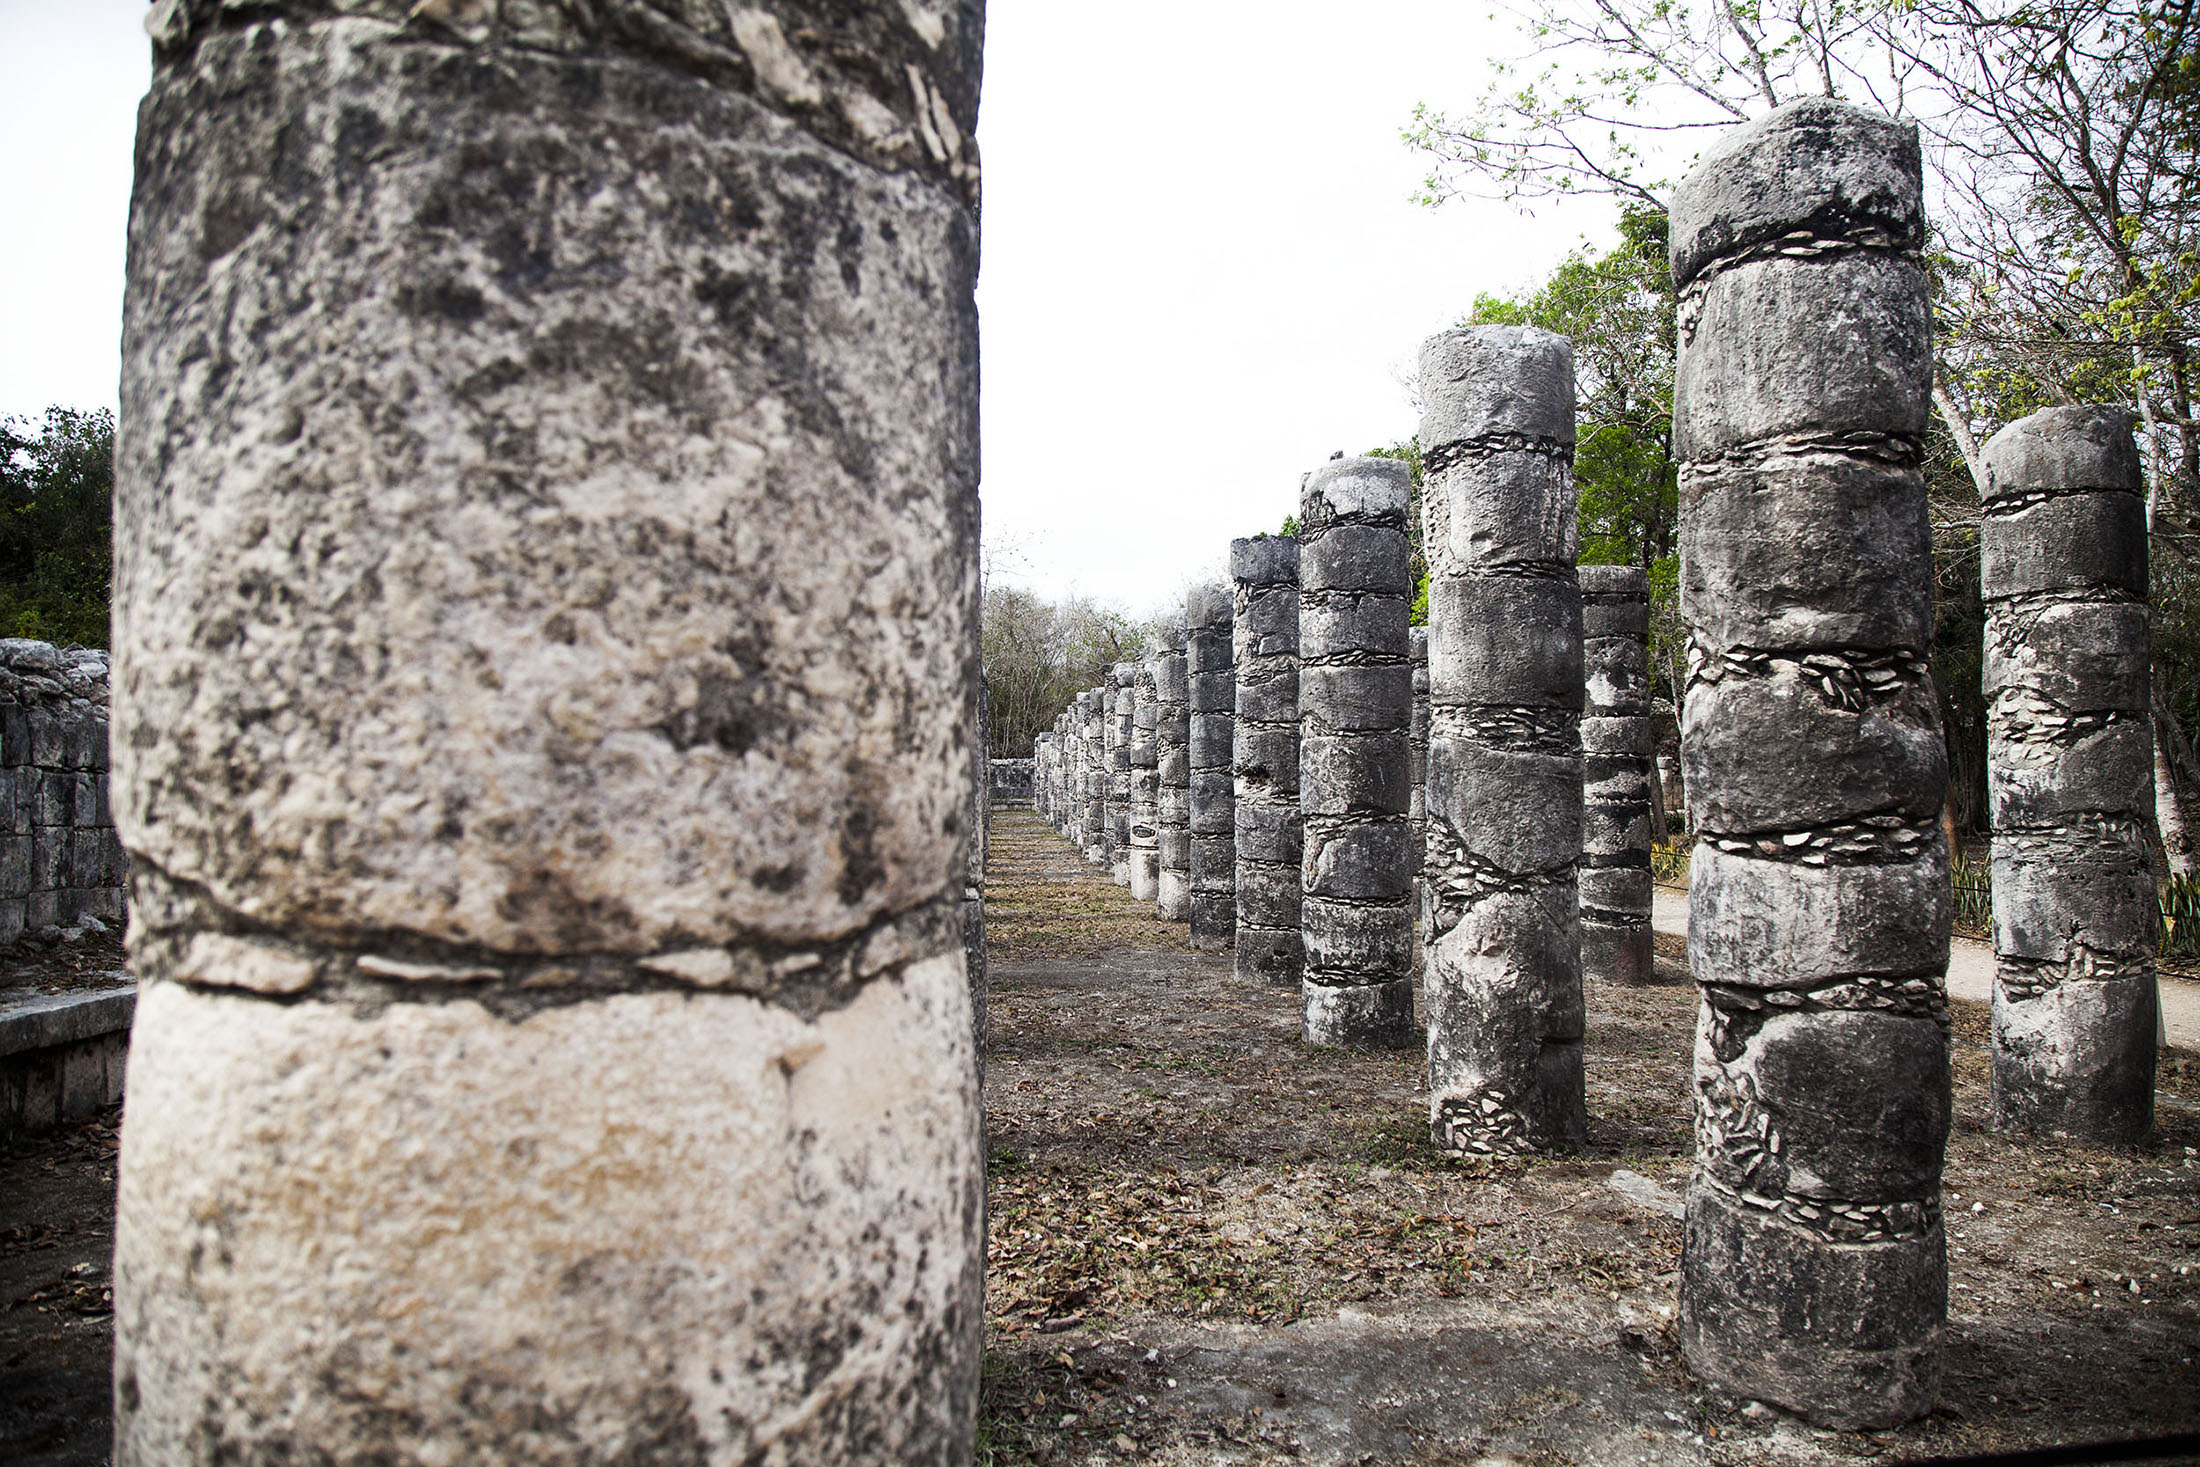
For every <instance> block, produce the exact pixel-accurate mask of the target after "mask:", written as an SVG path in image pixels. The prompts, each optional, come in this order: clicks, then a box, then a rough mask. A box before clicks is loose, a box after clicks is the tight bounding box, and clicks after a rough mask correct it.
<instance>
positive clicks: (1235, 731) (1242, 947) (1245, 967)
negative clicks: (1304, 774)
mask: <svg viewBox="0 0 2200 1467" xmlns="http://www.w3.org/2000/svg"><path fill="white" fill-rule="evenodd" d="M1230 576H1231V578H1232V580H1233V581H1234V582H1235V583H1236V591H1235V612H1236V615H1235V619H1234V623H1233V638H1232V640H1233V644H1234V647H1235V651H1236V664H1237V716H1236V719H1235V721H1234V722H1233V724H1232V725H1231V733H1230V741H1231V772H1232V774H1233V776H1234V781H1233V782H1234V785H1235V795H1236V808H1235V820H1236V833H1237V934H1236V944H1237V973H1238V976H1239V977H1240V978H1249V979H1252V980H1253V981H1255V982H1259V983H1272V984H1275V985H1278V986H1280V987H1288V988H1297V987H1298V986H1299V983H1300V980H1301V979H1302V978H1303V977H1304V974H1305V968H1306V958H1305V948H1304V945H1303V943H1302V942H1301V940H1300V936H1299V898H1300V891H1299V862H1300V859H1301V857H1302V855H1303V849H1302V846H1301V842H1300V836H1299V831H1300V823H1299V542H1298V541H1296V540H1294V539H1292V538H1291V537H1290V536H1289V535H1265V536H1262V537H1260V538H1259V539H1254V540H1233V541H1231V542H1230Z"/></svg>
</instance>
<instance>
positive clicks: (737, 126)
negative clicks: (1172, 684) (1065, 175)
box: [114, 0, 985, 1467]
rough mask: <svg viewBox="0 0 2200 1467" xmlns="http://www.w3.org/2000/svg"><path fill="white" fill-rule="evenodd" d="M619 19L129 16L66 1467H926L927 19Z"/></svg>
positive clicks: (946, 1025) (947, 1056)
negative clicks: (99, 1327)
mask: <svg viewBox="0 0 2200 1467" xmlns="http://www.w3.org/2000/svg"><path fill="white" fill-rule="evenodd" d="M613 10H615V11H616V12H617V13H618V14H620V15H622V16H625V17H627V19H628V21H630V22H631V21H635V20H638V19H648V20H650V22H651V24H653V25H656V26H658V27H659V29H658V31H657V32H654V33H651V34H648V35H646V36H645V34H644V32H643V31H642V30H639V29H635V28H633V27H632V25H631V24H627V25H620V24H610V23H603V24H596V23H590V22H586V21H585V20H584V19H580V18H576V17H585V16H586V15H588V14H589V13H591V12H592V11H603V12H606V13H609V12H611V11H613ZM681 13H682V16H683V19H684V20H685V21H686V22H687V24H688V25H690V26H692V27H693V28H694V29H693V30H692V31H687V30H682V29H681V28H680V27H678V26H674V25H673V24H672V23H671V21H670V20H668V19H667V18H666V16H665V15H664V14H663V13H662V8H661V7H659V8H651V7H644V6H633V5H629V6H619V7H581V6H557V5H524V6H523V5H511V4H507V5H502V6H495V5H481V4H449V5H443V4H436V5H412V4H404V3H376V4H372V5H365V4H360V5H351V4H347V5H341V6H337V5H330V4H326V3H319V0H315V3H306V0H264V3H255V4H253V5H251V6H249V7H236V6H219V5H215V4H211V3H201V0H193V3H188V4H177V3H164V4H161V5H157V6H155V7H153V8H152V10H151V12H150V15H149V20H150V30H151V32H152V35H153V44H154V64H153V75H152V82H151V89H150V91H149V92H148V94H147V96H146V98H145V101H144V104H143V106H142V108H141V110H140V112H139V127H140V135H139V139H138V146H137V154H136V156H137V169H138V174H137V186H136V192H135V196H134V199H133V203H132V217H131V224H130V257H129V279H128V288H127V295H126V302H125V312H124V341H123V372H122V411H121V416H120V430H119V432H118V434H117V440H116V450H117V451H116V463H115V488H116V499H117V505H118V512H117V514H116V516H115V539H116V549H117V552H118V553H117V556H116V567H115V569H116V578H115V648H116V678H115V725H114V764H115V768H114V780H115V785H114V788H115V792H116V804H117V813H118V816H119V823H120V825H121V829H122V832H123V835H124V839H125V841H126V843H127V845H128V847H129V850H130V856H131V868H132V872H133V883H134V891H133V896H132V901H131V926H130V941H131V948H132V952H131V961H132V966H133V967H134V969H135V970H136V973H137V975H138V977H139V979H140V982H141V984H142V985H143V986H142V989H141V992H140V996H139V999H138V1007H137V1015H136V1023H135V1029H134V1033H133V1035H132V1040H131V1055H130V1062H129V1086H130V1104H129V1111H128V1116H127V1119H126V1121H125V1124H124V1135H123V1142H122V1155H121V1168H120V1188H119V1212H118V1217H117V1223H116V1239H115V1290H114V1292H115V1317H114V1326H115V1372H114V1374H115V1460H116V1461H117V1462H118V1463H122V1464H126V1467H156V1464H157V1467H168V1464H177V1463H211V1462H236V1463H272V1462H300V1463H302V1462H337V1461H343V1462H365V1461H380V1462H462V1461H464V1462H526V1463H530V1464H543V1467H550V1464H570V1467H581V1464H601V1463H610V1462H642V1461H655V1462H666V1461H680V1462H703V1461H715V1462H741V1461H752V1460H754V1461H761V1460H765V1459H767V1458H768V1459H770V1460H773V1461H778V1462H833V1463H858V1462H861V1463H875V1464H902V1463H935V1464H949V1463H961V1462H968V1461H969V1460H970V1456H971V1451H972V1440H973V1423H974V1412H975V1407H976V1396H977V1386H978V1365H979V1350H980V1344H981V1338H982V1334H983V1314H982V1290H981V1284H982V1277H983V1275H982V1270H983V1266H984V1242H985V1238H984V1212H983V1196H984V1172H983V1151H982V1145H981V1135H980V1123H979V1100H978V1089H977V1084H976V1072H975V1068H974V1065H973V1055H972V1051H971V1018H972V1015H971V1004H970V993H969V989H968V987H967V980H966V974H965V970H964V960H963V948H962V943H961V936H960V931H959V928H960V922H959V920H958V918H959V914H958V906H959V904H960V901H961V897H962V890H963V883H964V876H965V869H966V868H965V859H966V853H967V850H968V843H969V841H970V838H971V829H970V827H971V814H972V782H973V767H972V766H973V760H972V750H971V733H972V728H971V714H972V703H973V690H974V685H975V683H976V681H977V677H978V660H977V657H976V655H975V648H976V645H977V616H978V564H977V555H978V537H977V525H978V501H977V477H978V375H977V373H978V332H977V328H978V322H977V314H976V310H975V307H974V303H973V299H972V287H973V283H974V276H975V271H976V267H977V260H978V235H977V224H976V214H975V208H976V202H977V200H976V182H977V165H976V159H975V157H974V155H973V154H972V152H971V151H970V149H969V147H968V145H967V143H966V139H968V138H969V136H970V134H971V129H972V127H973V125H974V123H975V121H976V112H977V100H978V68H979V42H980V36H981V31H982V15H983V12H982V8H981V6H980V5H978V4H976V3H947V4H934V5H929V6H926V7H923V8H921V9H920V8H918V7H915V6H911V7H909V8H907V9H898V8H894V7H868V8H863V9H861V10H856V9H852V8H851V9H850V10H849V11H848V18H847V20H846V22H845V23H844V24H836V25H834V26H832V27H827V28H818V29H813V28H808V27H800V26H796V25H793V24H792V23H789V24H787V25H786V26H784V27H782V26H781V24H780V23H779V22H778V21H776V20H774V19H772V17H771V15H770V13H769V12H766V11H763V10H739V9H735V10H730V11H729V10H722V9H718V8H715V7H709V6H701V5H694V6H687V7H684V8H683V9H682V12H681ZM789 13H792V12H791V11H790V12H789ZM668 38H669V39H668ZM744 58H746V59H744ZM851 119H854V120H853V121H851ZM827 690H829V695H827Z"/></svg>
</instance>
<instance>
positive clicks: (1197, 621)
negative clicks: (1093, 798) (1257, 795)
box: [1184, 585, 1237, 952]
mask: <svg viewBox="0 0 2200 1467" xmlns="http://www.w3.org/2000/svg"><path fill="white" fill-rule="evenodd" d="M1235 618H1236V607H1235V605H1234V602H1233V600H1232V597H1231V593H1230V588H1229V587H1227V586H1220V585H1209V586H1194V587H1193V588H1192V592H1191V595H1190V596H1189V597H1188V598H1187V599H1186V602H1185V623H1186V626H1185V646H1184V669H1185V677H1186V680H1187V681H1188V683H1189V684H1190V693H1191V720H1190V743H1189V746H1188V749H1189V753H1190V763H1191V780H1192V784H1191V845H1192V912H1191V923H1192V934H1191V936H1192V946H1193V947H1196V948H1200V949H1203V950H1205V951H1209V952H1220V951H1221V950H1223V949H1225V948H1227V947H1229V946H1230V945H1231V942H1232V940H1233V938H1234V936H1235V934H1236V932H1237V794H1236V788H1235V786H1234V784H1233V782H1232V777H1231V774H1230V762H1231V743H1232V739H1233V737H1234V735H1233V724H1234V722H1235V710H1236V708H1237V655H1236V651H1235V648H1234V646H1233V633H1232V628H1233V626H1234V625H1235Z"/></svg>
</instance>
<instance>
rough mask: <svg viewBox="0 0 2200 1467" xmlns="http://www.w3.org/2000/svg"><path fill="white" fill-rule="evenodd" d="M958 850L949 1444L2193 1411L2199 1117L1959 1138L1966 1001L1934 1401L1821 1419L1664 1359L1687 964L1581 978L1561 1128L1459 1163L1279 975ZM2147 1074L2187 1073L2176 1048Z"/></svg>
mask: <svg viewBox="0 0 2200 1467" xmlns="http://www.w3.org/2000/svg"><path fill="white" fill-rule="evenodd" d="M989 880H990V883H991V884H990V887H989V891H988V901H987V913H988V921H989V931H990V936H991V954H992V982H993V1010H992V1013H993V1049H992V1067H991V1069H990V1071H989V1074H988V1080H987V1106H988V1111H989V1126H990V1134H991V1148H992V1156H993V1177H992V1187H991V1205H992V1249H991V1271H990V1282H989V1291H988V1299H987V1309H988V1314H989V1346H990V1348H989V1351H988V1356H987V1378H986V1392H985V1404H984V1411H983V1419H982V1422H981V1461H993V1462H1044V1463H1067V1462H1102V1461H1118V1460H1126V1459H1130V1458H1143V1459H1149V1460H1154V1461H1163V1462H1172V1463H1186V1464H1189V1463H1236V1462H1266V1461H1283V1460H1301V1461H1309V1462H1323V1463H1430V1464H1434V1463H1453V1462H1457V1463H1466V1462H1473V1461H1476V1460H1478V1459H1482V1458H1487V1457H1493V1456H1496V1457H1510V1458H1513V1459H1516V1460H1519V1461H1523V1462H1535V1463H1561V1462H1596V1463H1602V1462H1622V1461H1625V1462H1668V1461H1670V1462H1705V1461H1710V1462H1721V1463H1724V1462H1737V1463H1738V1462H1755V1461H1767V1460H1778V1461H1814V1460H1831V1459H1843V1460H1845V1459H1849V1458H1854V1457H1868V1456H1879V1455H1885V1456H1887V1457H1889V1458H1902V1457H1916V1456H1928V1455H1940V1454H1948V1453H1958V1452H1973V1451H1985V1450H1998V1449H2006V1448H2015V1447H2022V1446H2037V1445H2045V1444H2051V1443H2071V1442H2081V1441H2099V1440H2108V1439H2122V1438H2132V1437H2140V1436H2147V1435H2159V1434H2166V1433H2171V1432H2178V1431H2192V1430H2195V1429H2200V1370H2196V1368H2195V1366H2194V1364H2193V1357H2194V1355H2195V1353H2196V1352H2200V1252H2196V1246H2200V1157H2196V1149H2200V1124H2196V1121H2195V1119H2194V1117H2193V1113H2192V1112H2191V1111H2188V1110H2182V1109H2180V1110H2178V1111H2176V1112H2175V1113H2168V1112H2165V1118H2164V1123H2163V1126H2162V1130H2161V1135H2160V1136H2159V1138H2158V1139H2157V1141H2156V1142H2155V1144H2154V1145H2152V1146H2151V1147H2150V1148H2148V1149H2147V1150H2144V1151H2141V1152H2136V1153H2118V1154H2096V1153H2086V1152H2082V1151H2077V1150H2074V1149H2065V1148H2059V1147H2053V1146H2044V1147H2040V1146H2035V1147H2018V1146H2014V1145H2012V1144H2010V1143H2006V1142H2004V1141H2002V1140H2000V1139H1998V1138H1996V1137H1993V1136H1990V1135H1988V1134H1987V1133H1986V1132H1985V1131H1984V1129H1983V1125H1982V1122H1983V1115H1984V1106H1985V1053H1984V1040H1985V1013H1984V1009H1983V1008H1982V1007H1978V1006H1974V1005H1970V1004H1962V1003H1959V1004H1958V1005H1956V1009H1957V1015H1956V1061H1957V1087H1958V1088H1957V1124H1956V1134H1955V1136H1954V1138H1953V1140H1952V1141H1951V1143H1950V1148H1949V1168H1948V1189H1949V1190H1948V1208H1949V1215H1950V1217H1951V1219H1953V1220H1954V1221H1953V1223H1952V1226H1951V1228H1950V1238H1949V1244H1950V1257H1951V1267H1952V1277H1953V1281H1954V1294H1953V1298H1954V1301H1955V1302H1954V1304H1953V1306H1952V1316H1953V1317H1952V1320H1951V1324H1950V1340H1949V1348H1948V1356H1947V1359H1948V1380H1947V1384H1946V1388H1945V1390H1944V1391H1943V1402H1944V1404H1943V1407H1942V1409H1941V1410H1940V1411H1939V1412H1937V1413H1936V1414H1935V1415H1934V1416H1933V1417H1932V1418H1930V1419H1929V1420H1927V1421H1925V1422H1923V1423H1920V1424H1918V1425H1916V1426H1913V1427H1909V1428H1906V1429H1904V1430H1902V1431H1899V1432H1893V1433H1885V1434H1880V1435H1873V1436H1853V1437H1836V1436H1834V1435H1832V1434H1827V1433H1818V1432H1814V1431H1812V1430H1810V1429H1809V1428H1807V1427H1803V1426H1801V1425H1799V1424H1797V1423H1793V1422H1789V1421H1784V1420H1780V1419H1778V1418H1776V1417H1767V1416H1765V1415H1764V1414H1763V1413H1761V1412H1759V1413H1753V1414H1750V1415H1745V1414H1743V1413H1742V1411H1741V1410H1740V1409H1739V1403H1734V1402H1725V1401H1719V1400H1715V1399H1712V1398H1709V1397H1707V1396H1706V1395H1705V1394H1704V1393H1702V1392H1701V1391H1699V1390H1698V1389H1697V1388H1696V1387H1695V1386H1694V1384H1693V1383H1692V1382H1691V1381H1690V1380H1689V1379H1688V1377H1687V1375H1686V1374H1685V1372H1683V1371H1682V1370H1681V1369H1680V1367H1679V1363H1678V1360H1677V1358H1676V1356H1675V1354H1674V1351H1673V1348H1672V1340H1671V1335H1670V1322H1671V1314H1672V1302H1673V1298H1672V1296H1673V1284H1674V1277H1675V1274H1674V1270H1675V1268H1676V1266H1677V1263H1678V1258H1679V1245H1680V1226H1679V1223H1678V1222H1677V1221H1676V1220H1675V1218H1674V1217H1672V1216H1671V1215H1670V1212H1669V1209H1670V1208H1671V1206H1672V1204H1673V1203H1674V1202H1676V1201H1677V1199H1678V1197H1679V1195H1680V1193H1681V1191H1682V1189H1683V1188H1685V1186H1686V1181H1687V1172H1688V1159H1689V1151H1690V1134H1689V1116H1688V1093H1689V1092H1688V1083H1689V1073H1688V1071H1689V1051H1690V1044H1691V1035H1692V1032H1693V1025H1694V1008H1695V995H1694V992H1693V989H1692V988H1691V987H1690V986H1689V985H1688V983H1687V981H1686V977H1685V974H1684V973H1683V972H1682V971H1681V970H1680V969H1679V968H1678V967H1677V966H1675V965H1674V964H1673V963H1671V962H1663V963H1661V964H1660V970H1661V975H1662V977H1663V979H1664V983H1663V984H1662V985H1661V986H1658V987H1653V988H1645V989H1632V990H1615V989H1603V988H1598V989H1593V990H1592V991H1591V993H1590V995H1589V1023H1590V1035H1589V1058H1588V1066H1589V1097H1590V1108H1591V1122H1590V1146H1589V1150H1588V1151H1587V1152H1586V1153H1585V1154H1584V1155H1582V1156H1578V1157H1568V1158H1562V1159H1551V1160H1538V1161H1529V1162H1519V1161H1512V1162H1501V1163H1497V1164H1488V1163H1483V1164H1480V1165H1469V1164H1465V1163H1459V1162H1454V1161H1450V1160H1447V1159H1444V1158H1440V1157H1437V1156H1436V1155H1434V1154H1432V1153H1431V1152H1430V1151H1429V1150H1428V1148H1427V1147H1426V1145H1425V1142H1424V1138H1425V1134H1426V1129H1425V1124H1426V1123H1425V1119H1424V1117H1425V1107H1426V1096H1425V1093H1424V1092H1423V1090H1422V1082H1421V1060H1420V1057H1419V1056H1418V1055H1417V1054H1413V1053H1405V1054H1398V1055H1383V1056H1354V1055H1345V1054H1338V1053H1334V1052H1323V1051H1314V1050H1308V1049H1306V1048H1304V1047H1302V1046H1301V1045H1300V1044H1299V1043H1298V1038H1297V1034H1298V1019H1297V995H1296V994H1295V993H1291V992H1278V991H1275V990H1268V989H1255V988H1247V987H1244V986H1242V985H1239V984H1238V983H1236V982H1235V981H1234V979H1233V978H1232V976H1231V972H1230V962H1229V955H1228V954H1206V953H1194V952H1192V951H1190V950H1189V949H1188V948H1187V947H1186V946H1185V943H1184V935H1183V929H1182V928H1180V927H1176V926H1172V925H1165V924H1162V923H1158V922H1155V921H1153V920H1152V917H1151V913H1150V910H1142V909H1141V908H1140V907H1138V906H1137V905H1136V904H1134V903H1132V902H1131V900H1130V898H1129V895H1128V894H1127V893H1125V892H1123V891H1122V890H1121V889H1120V888H1117V887H1116V886H1114V885H1113V884H1112V883H1111V882H1110V881H1108V879H1107V878H1106V877H1105V876H1104V875H1102V874H1099V873H1097V872H1095V871H1093V870H1092V869H1091V868H1089V867H1087V866H1085V865H1084V863H1083V862H1082V861H1081V860H1080V859H1079V858H1078V856H1077V854H1076V852H1075V851H1074V850H1073V849H1072V848H1071V847H1070V846H1069V844H1068V843H1067V842H1066V841H1064V840H1062V839H1061V838H1060V837H1059V836H1058V835H1056V834H1055V832H1054V831H1053V830H1051V829H1050V828H1049V827H1047V826H1046V824H1045V823H1044V822H1043V821H1041V820H1039V819H1038V818H1037V817H1036V816H1034V815H1032V814H1031V813H1030V812H1028V811H1021V810H1004V811H1002V812H1000V813H998V814H997V815H996V817H995V823H994V827H993V846H992V866H991V868H990V871H989ZM1660 949H1661V953H1663V954H1664V955H1665V956H1667V957H1668V958H1677V957H1679V956H1680V949H1679V944H1678V943H1676V942H1673V941H1672V940H1671V939H1661V942H1660ZM2164 1070H2165V1085H2166V1086H2169V1087H2172V1088H2175V1087H2178V1086H2182V1087H2184V1088H2183V1094H2184V1095H2185V1097H2186V1098H2187V1099H2188V1100H2190V1099H2200V1095H2196V1094H2195V1093H2194V1092H2195V1089H2196V1088H2200V1087H2196V1083H2195V1082H2196V1076H2195V1074H2194V1069H2193V1066H2192V1065H2191V1063H2190V1061H2189V1060H2185V1059H2179V1058H2177V1057H2171V1061H2170V1062H2169V1063H2166V1064H2165V1067H2164ZM1620 1171H1626V1172H1629V1173H1633V1174H1634V1178H1633V1179H1632V1180H1627V1179H1623V1185H1624V1186H1625V1188H1626V1189H1627V1190H1625V1191H1622V1190H1620V1189H1619V1188H1618V1187H1615V1185H1614V1180H1613V1179H1614V1174H1615V1173H1616V1172H1620ZM2180 1270H2189V1272H2182V1273H2181V1272H2180ZM2133 1284H2136V1286H2137V1287H2136V1290H2134V1289H2133V1287H2132V1285H2133Z"/></svg>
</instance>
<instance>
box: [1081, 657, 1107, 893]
mask: <svg viewBox="0 0 2200 1467" xmlns="http://www.w3.org/2000/svg"><path fill="white" fill-rule="evenodd" d="M1112 696H1113V695H1112V694H1111V693H1110V692H1109V691H1108V690H1107V689H1105V688H1094V689H1092V690H1090V691H1089V692H1086V693H1084V694H1082V695H1081V696H1080V698H1079V701H1080V702H1081V703H1082V704H1083V705H1084V716H1085V828H1084V840H1083V841H1082V844H1083V846H1084V850H1085V859H1086V860H1087V861H1090V862H1091V863H1092V864H1093V865H1095V866H1102V867H1105V866H1108V865H1110V864H1111V862H1110V860H1109V857H1108V827H1109V823H1110V817H1109V812H1108V792H1109V790H1110V788H1111V787H1112V786H1113V784H1114V780H1115V774H1114V771H1113V770H1111V769H1110V768H1109V766H1108V725H1109V723H1110V721H1111V720H1110V719H1109V717H1108V705H1109V703H1110V701H1111V700H1112Z"/></svg>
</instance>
